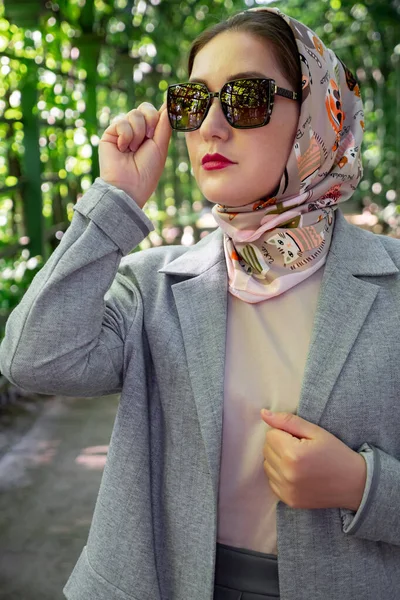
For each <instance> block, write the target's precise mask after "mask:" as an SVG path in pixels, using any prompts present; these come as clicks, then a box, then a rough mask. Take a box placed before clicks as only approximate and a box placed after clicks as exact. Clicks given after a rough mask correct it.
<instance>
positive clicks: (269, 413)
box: [261, 408, 272, 417]
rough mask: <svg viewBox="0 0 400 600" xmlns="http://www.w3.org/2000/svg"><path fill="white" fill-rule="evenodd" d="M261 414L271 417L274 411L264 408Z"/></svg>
mask: <svg viewBox="0 0 400 600" xmlns="http://www.w3.org/2000/svg"><path fill="white" fill-rule="evenodd" d="M261 414H262V415H264V417H270V416H271V415H272V411H270V410H267V409H266V408H263V409H262V411H261Z"/></svg>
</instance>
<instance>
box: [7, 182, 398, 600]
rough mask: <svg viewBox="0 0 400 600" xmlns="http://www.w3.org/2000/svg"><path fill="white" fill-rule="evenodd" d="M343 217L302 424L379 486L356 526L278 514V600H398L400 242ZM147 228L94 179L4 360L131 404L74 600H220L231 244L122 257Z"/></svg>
mask: <svg viewBox="0 0 400 600" xmlns="http://www.w3.org/2000/svg"><path fill="white" fill-rule="evenodd" d="M336 215H337V218H336V223H335V228H334V235H333V239H332V245H331V248H330V251H329V255H328V259H327V263H326V267H325V272H324V276H323V281H322V286H321V290H320V295H319V300H318V306H317V312H316V315H315V322H314V328H313V333H312V338H311V344H310V348H309V353H308V357H307V363H306V369H305V374H304V380H303V384H302V389H301V394H300V399H299V407H298V414H299V415H300V416H301V417H303V418H305V419H307V420H309V421H312V422H313V423H316V424H318V425H320V426H321V427H323V428H325V429H327V430H328V431H330V432H331V433H333V434H334V435H336V436H337V437H338V438H340V439H341V440H342V441H343V442H344V443H346V444H347V445H348V446H350V447H351V448H353V449H354V450H357V451H365V452H366V453H367V454H368V456H369V463H368V464H369V467H368V474H369V483H368V485H367V486H366V492H365V493H364V498H363V502H362V505H361V506H360V509H359V510H358V511H357V513H356V514H355V513H353V512H351V511H349V510H343V509H336V508H332V509H315V510H303V509H292V508H290V507H288V506H287V505H285V504H284V503H283V502H279V503H278V506H277V534H278V565H279V579H280V592H281V600H355V599H357V600H358V599H360V600H361V599H362V600H380V599H382V600H389V599H390V600H393V599H395V598H400V518H399V505H400V433H399V432H400V399H399V391H400V369H399V366H398V364H397V363H398V360H399V356H400V336H399V330H400V277H399V268H398V267H399V265H400V242H399V241H398V240H395V239H393V238H389V237H386V236H381V235H375V234H372V233H369V232H366V231H363V230H362V229H360V228H358V227H355V226H353V225H350V224H348V223H347V221H346V220H345V218H344V217H343V214H342V213H341V211H340V209H339V210H338V211H337V213H336ZM152 229H153V226H152V223H151V221H150V220H149V219H148V218H147V217H146V215H145V214H144V212H143V211H142V210H141V209H140V208H139V207H138V206H137V205H136V204H135V203H134V202H133V201H132V199H131V198H130V197H129V196H127V195H126V194H125V193H124V192H122V191H121V190H118V189H117V188H115V187H113V186H110V185H108V184H105V183H104V182H103V181H102V180H101V179H100V178H98V179H96V181H95V183H94V184H93V185H92V187H91V188H90V189H89V190H88V191H87V192H86V193H85V195H84V197H83V198H81V199H80V200H79V201H78V202H77V204H76V205H75V206H74V216H73V219H72V222H71V225H70V226H69V228H68V230H67V231H66V233H65V235H64V236H63V238H62V240H61V243H60V244H59V246H58V247H57V249H56V250H55V251H54V252H53V254H52V255H51V257H50V258H49V260H48V261H47V262H46V264H45V265H44V267H43V268H42V269H41V271H40V272H39V273H38V274H37V275H36V277H35V279H34V281H33V282H32V284H31V286H30V288H29V289H28V291H27V292H26V294H25V296H24V298H23V299H22V301H21V302H20V304H19V305H18V307H17V308H16V309H14V311H13V313H12V315H11V316H10V318H9V320H8V322H7V329H6V335H5V339H4V340H3V342H2V345H1V348H0V368H1V370H2V372H3V373H4V374H5V375H6V377H8V378H9V380H10V381H12V382H14V383H16V384H17V385H19V386H20V387H22V388H24V389H26V390H30V391H34V392H42V393H45V394H63V395H67V396H92V397H93V396H100V395H104V394H111V393H119V392H121V398H120V405H119V410H118V414H117V417H116V421H115V425H114V429H113V433H112V437H111V445H110V449H109V454H108V460H107V464H106V467H105V470H104V475H103V479H102V483H101V487H100V491H99V495H98V499H97V503H96V508H95V512H94V516H93V522H92V525H91V529H90V533H89V538H88V542H87V545H86V546H85V547H84V549H83V551H82V554H81V556H80V558H79V560H78V562H77V564H76V567H75V569H74V571H73V573H72V575H71V577H70V579H69V580H68V582H67V584H66V587H65V590H64V593H65V596H66V598H68V600H189V599H190V600H212V596H213V580H214V569H215V566H214V565H215V547H216V534H217V501H218V481H219V465H220V451H221V429H222V410H223V385H224V359H225V336H226V317H227V272H226V265H225V259H224V253H223V246H222V231H221V230H220V229H219V228H218V229H216V230H215V231H214V232H213V233H211V234H210V235H208V236H206V237H205V238H204V239H203V240H201V241H200V242H199V243H198V244H196V245H194V246H192V247H183V246H167V247H160V248H151V249H149V250H146V251H142V252H138V253H133V254H130V255H128V253H129V252H130V251H131V250H132V249H133V248H134V247H136V246H137V245H138V244H139V243H140V242H141V241H142V240H143V239H144V238H145V237H146V236H147V235H148V233H149V232H150V231H151V230H152ZM260 453H262V449H261V448H260ZM367 488H368V493H367ZM249 510H251V506H249Z"/></svg>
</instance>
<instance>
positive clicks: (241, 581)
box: [214, 543, 279, 600]
mask: <svg viewBox="0 0 400 600" xmlns="http://www.w3.org/2000/svg"><path fill="white" fill-rule="evenodd" d="M214 600H279V577H278V560H277V557H276V556H275V555H274V554H263V553H262V552H255V551H253V550H247V549H245V548H234V547H233V546H226V545H225V544H219V543H217V558H216V567H215V581H214Z"/></svg>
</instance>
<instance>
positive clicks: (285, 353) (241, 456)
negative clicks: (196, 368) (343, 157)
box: [217, 266, 325, 555]
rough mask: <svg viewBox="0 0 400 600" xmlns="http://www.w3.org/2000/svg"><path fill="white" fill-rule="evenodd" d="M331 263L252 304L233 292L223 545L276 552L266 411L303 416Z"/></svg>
mask: <svg viewBox="0 0 400 600" xmlns="http://www.w3.org/2000/svg"><path fill="white" fill-rule="evenodd" d="M324 270H325V266H322V267H321V268H320V269H319V270H318V271H317V272H316V273H314V274H313V275H311V276H310V277H308V278H307V279H305V280H304V281H302V282H301V283H300V284H298V285H296V286H294V287H293V288H291V289H290V290H288V291H286V292H285V293H283V294H282V295H280V296H276V297H275V298H270V299H268V300H265V301H263V302H259V303H258V304H248V303H246V302H243V301H242V300H239V299H238V298H236V297H235V296H232V295H231V294H228V323H227V337H226V363H225V387H224V415H223V430H222V457H221V473H220V486H219V500H218V534H217V540H218V542H219V543H221V544H228V545H229V546H234V547H236V548H248V549H250V550H256V551H259V552H264V553H267V554H276V555H277V553H278V552H277V536H276V504H277V501H278V498H277V496H276V495H275V494H274V492H273V491H272V489H271V487H270V485H269V482H268V478H267V475H266V473H265V471H264V469H263V462H264V457H263V446H264V443H265V434H266V432H267V430H268V427H269V426H268V425H267V424H266V423H265V422H264V421H263V420H262V419H261V416H260V410H261V409H262V408H270V409H271V410H273V411H284V412H292V413H295V412H297V405H298V401H299V397H300V390H301V384H302V380H303V374H304V368H305V364H306V359H307V355H308V347H309V344H310V339H311V331H312V326H313V321H314V315H315V311H316V306H317V300H318V294H319V289H320V284H321V280H322V277H323V273H324Z"/></svg>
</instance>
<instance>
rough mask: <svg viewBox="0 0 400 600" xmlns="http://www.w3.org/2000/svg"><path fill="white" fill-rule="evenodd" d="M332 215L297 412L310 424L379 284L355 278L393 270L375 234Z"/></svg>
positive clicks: (317, 417)
mask: <svg viewBox="0 0 400 600" xmlns="http://www.w3.org/2000/svg"><path fill="white" fill-rule="evenodd" d="M335 215H336V221H335V226H334V233H333V237H332V242H331V247H330V249H329V252H328V257H327V261H326V265H325V272H324V276H323V279H322V282H321V289H320V294H319V298H318V304H317V310H316V314H315V318H314V324H313V331H312V334H311V341H310V347H309V351H308V357H307V361H306V366H305V372H304V377H303V383H302V388H301V394H300V400H299V406H298V411H297V414H298V415H299V416H301V417H303V418H304V419H307V420H308V421H312V422H313V423H315V424H318V422H319V421H320V419H321V416H322V413H323V411H324V408H325V405H326V403H327V401H328V399H329V396H330V394H331V392H332V389H333V387H334V385H335V382H336V380H337V378H338V376H339V373H340V371H341V369H342V368H343V365H344V364H345V362H346V359H347V356H348V354H349V352H350V351H351V349H352V347H353V344H354V343H355V341H356V338H357V336H358V334H359V331H360V329H361V328H362V326H363V323H364V321H365V319H366V317H367V315H368V313H369V311H370V310H371V308H372V305H373V303H374V301H375V298H376V296H377V294H378V292H379V289H380V288H379V285H377V283H372V282H369V281H365V280H363V279H358V278H357V277H359V276H364V277H365V276H375V277H377V276H381V275H392V274H395V273H398V272H399V270H398V268H397V267H396V265H395V264H394V262H393V261H392V259H391V258H390V256H389V255H388V253H387V252H386V250H385V248H384V247H383V245H382V244H381V242H380V241H379V238H378V237H377V236H375V234H373V233H368V232H365V231H363V230H362V229H360V228H359V227H355V226H354V225H350V224H349V223H347V221H346V219H345V217H344V216H343V214H342V212H341V210H340V209H339V210H337V211H336V213H335ZM375 282H376V279H375Z"/></svg>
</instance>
